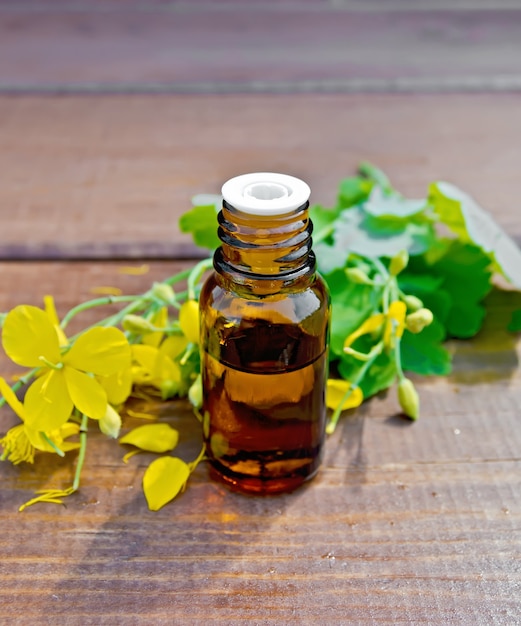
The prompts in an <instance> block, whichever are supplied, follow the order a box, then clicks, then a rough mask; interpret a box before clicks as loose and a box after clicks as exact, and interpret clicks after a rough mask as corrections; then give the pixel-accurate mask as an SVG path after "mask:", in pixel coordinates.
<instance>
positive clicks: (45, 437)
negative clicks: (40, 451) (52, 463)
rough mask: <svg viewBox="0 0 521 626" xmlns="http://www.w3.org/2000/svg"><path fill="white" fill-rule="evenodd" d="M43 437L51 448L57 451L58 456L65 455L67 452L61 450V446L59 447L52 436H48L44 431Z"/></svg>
mask: <svg viewBox="0 0 521 626" xmlns="http://www.w3.org/2000/svg"><path fill="white" fill-rule="evenodd" d="M42 437H43V439H45V441H46V442H47V443H48V444H49V445H50V446H51V448H52V449H53V450H54V451H55V452H56V454H57V455H58V456H61V457H62V458H63V457H64V456H65V452H64V451H63V450H60V448H58V446H57V445H56V444H55V443H54V441H53V440H52V439H51V438H50V437H48V436H47V434H46V433H43V432H42Z"/></svg>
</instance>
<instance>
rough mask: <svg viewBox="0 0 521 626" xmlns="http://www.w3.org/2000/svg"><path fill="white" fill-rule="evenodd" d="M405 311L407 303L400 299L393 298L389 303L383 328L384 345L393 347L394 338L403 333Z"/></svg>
mask: <svg viewBox="0 0 521 626" xmlns="http://www.w3.org/2000/svg"><path fill="white" fill-rule="evenodd" d="M406 312H407V305H406V304H405V302H402V301H401V300H395V301H394V302H391V304H390V305H389V311H388V312H387V319H386V321H385V330H384V344H385V345H386V346H388V347H393V344H394V339H395V338H400V337H401V336H402V335H403V331H404V329H405V314H406Z"/></svg>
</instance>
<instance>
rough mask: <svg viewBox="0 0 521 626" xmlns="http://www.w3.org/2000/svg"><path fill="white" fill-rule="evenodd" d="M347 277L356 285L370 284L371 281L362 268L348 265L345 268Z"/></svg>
mask: <svg viewBox="0 0 521 626" xmlns="http://www.w3.org/2000/svg"><path fill="white" fill-rule="evenodd" d="M345 273H346V276H347V278H348V279H349V280H350V281H351V282H352V283H355V284H357V285H372V284H373V281H372V280H371V279H370V278H369V276H368V275H367V274H366V273H365V272H364V270H362V269H360V268H359V267H348V268H347V269H346V270H345Z"/></svg>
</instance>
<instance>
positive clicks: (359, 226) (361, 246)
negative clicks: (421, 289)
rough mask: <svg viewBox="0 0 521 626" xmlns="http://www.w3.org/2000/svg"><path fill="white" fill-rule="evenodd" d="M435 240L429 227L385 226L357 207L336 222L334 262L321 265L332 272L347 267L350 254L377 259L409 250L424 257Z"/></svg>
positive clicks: (331, 256)
mask: <svg viewBox="0 0 521 626" xmlns="http://www.w3.org/2000/svg"><path fill="white" fill-rule="evenodd" d="M433 239H434V231H433V228H432V226H431V224H429V223H423V224H415V223H413V222H404V223H401V224H400V223H392V224H390V223H389V222H385V223H382V222H381V221H380V220H376V219H374V218H373V217H371V216H370V215H368V214H367V213H365V211H364V210H363V209H361V208H359V207H357V208H353V209H350V210H349V211H344V212H343V213H341V215H340V216H339V217H338V218H337V219H336V220H335V222H334V232H333V244H332V245H331V246H330V247H329V248H330V249H329V250H328V254H329V256H330V258H328V259H327V262H325V261H324V259H322V261H321V263H322V266H324V265H326V267H327V268H328V269H330V270H331V269H335V268H338V267H343V265H344V264H345V261H346V259H347V257H348V255H349V254H350V253H352V254H359V255H362V256H366V257H373V258H374V257H382V256H384V257H393V256H395V255H396V254H398V252H400V251H401V250H408V252H409V254H410V255H416V254H422V253H423V252H425V251H426V250H427V249H428V248H429V245H430V244H431V242H432V241H433ZM323 253H324V254H325V253H326V251H325V250H323ZM317 257H318V254H317Z"/></svg>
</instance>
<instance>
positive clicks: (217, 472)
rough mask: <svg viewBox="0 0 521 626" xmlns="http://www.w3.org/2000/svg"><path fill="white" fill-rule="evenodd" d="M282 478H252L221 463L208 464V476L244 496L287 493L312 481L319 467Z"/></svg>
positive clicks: (315, 466)
mask: <svg viewBox="0 0 521 626" xmlns="http://www.w3.org/2000/svg"><path fill="white" fill-rule="evenodd" d="M300 469H301V471H300V472H298V473H296V472H295V473H293V474H289V475H282V476H268V477H261V476H252V475H248V474H243V473H240V472H236V471H234V470H232V469H230V468H229V467H227V466H225V465H222V464H221V463H218V462H215V461H211V462H210V476H211V477H212V479H214V480H216V481H217V482H220V483H223V484H225V485H226V486H227V487H228V488H229V489H230V490H232V491H236V492H238V493H243V494H246V495H258V496H268V495H276V494H282V493H289V492H291V491H295V490H296V489H298V488H299V487H301V486H302V485H303V484H304V483H307V482H309V481H310V480H312V479H313V478H314V477H315V476H316V475H317V473H318V470H319V465H318V464H315V465H313V466H312V467H309V466H308V467H306V468H305V469H306V471H305V472H303V471H302V469H303V468H300Z"/></svg>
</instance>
